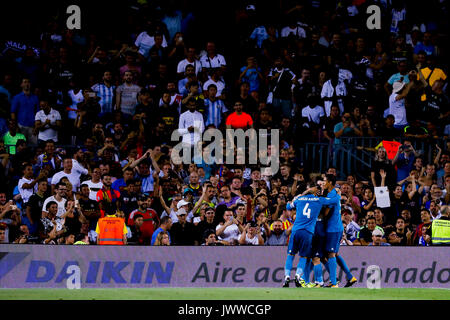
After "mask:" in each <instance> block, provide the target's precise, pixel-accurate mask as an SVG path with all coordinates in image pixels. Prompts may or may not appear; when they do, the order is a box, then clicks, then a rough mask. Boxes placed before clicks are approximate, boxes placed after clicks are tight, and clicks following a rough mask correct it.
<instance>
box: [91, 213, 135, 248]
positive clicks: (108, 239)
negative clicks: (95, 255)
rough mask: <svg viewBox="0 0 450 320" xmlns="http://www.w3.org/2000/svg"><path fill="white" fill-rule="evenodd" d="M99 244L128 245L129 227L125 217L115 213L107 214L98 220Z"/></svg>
mask: <svg viewBox="0 0 450 320" xmlns="http://www.w3.org/2000/svg"><path fill="white" fill-rule="evenodd" d="M95 232H97V244H100V245H103V244H106V245H107V244H109V245H126V244H127V233H128V230H127V227H126V225H125V219H124V218H119V217H117V216H116V215H115V214H112V215H106V216H105V217H104V218H100V219H99V220H98V222H97V228H96V229H95Z"/></svg>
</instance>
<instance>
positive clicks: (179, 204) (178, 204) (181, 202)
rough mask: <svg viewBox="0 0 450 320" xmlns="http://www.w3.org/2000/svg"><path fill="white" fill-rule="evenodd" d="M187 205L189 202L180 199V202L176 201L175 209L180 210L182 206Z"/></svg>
mask: <svg viewBox="0 0 450 320" xmlns="http://www.w3.org/2000/svg"><path fill="white" fill-rule="evenodd" d="M187 204H189V202H187V201H186V200H184V199H181V200H180V201H178V203H177V209H180V208H181V207H182V206H185V205H187Z"/></svg>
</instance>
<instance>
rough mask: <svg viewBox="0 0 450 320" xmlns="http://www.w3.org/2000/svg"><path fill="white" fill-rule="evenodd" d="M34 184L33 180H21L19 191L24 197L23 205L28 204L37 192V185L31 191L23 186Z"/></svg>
mask: <svg viewBox="0 0 450 320" xmlns="http://www.w3.org/2000/svg"><path fill="white" fill-rule="evenodd" d="M32 182H33V179H25V178H22V179H20V180H19V183H18V185H17V187H18V189H19V193H20V196H21V197H22V200H23V203H27V202H28V200H29V199H30V197H31V196H32V195H33V193H35V192H37V183H36V184H35V185H34V187H33V188H31V189H24V188H23V185H24V184H25V183H27V184H30V183H32Z"/></svg>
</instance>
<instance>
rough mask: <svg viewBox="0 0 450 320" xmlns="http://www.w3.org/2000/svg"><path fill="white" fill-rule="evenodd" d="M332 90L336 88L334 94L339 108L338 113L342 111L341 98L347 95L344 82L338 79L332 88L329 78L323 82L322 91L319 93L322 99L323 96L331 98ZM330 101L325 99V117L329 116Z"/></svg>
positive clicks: (342, 103)
mask: <svg viewBox="0 0 450 320" xmlns="http://www.w3.org/2000/svg"><path fill="white" fill-rule="evenodd" d="M334 90H336V96H338V106H339V110H340V114H342V113H344V102H343V100H342V98H343V97H345V96H347V88H346V87H345V83H344V82H342V81H338V84H337V85H336V87H335V88H334V87H333V85H332V84H331V80H328V81H327V82H325V83H324V84H323V87H322V91H321V93H320V97H321V98H322V99H323V98H325V97H327V98H332V97H333V94H334ZM332 104H333V102H332V101H325V102H324V105H325V113H326V115H327V117H329V116H330V113H331V105H332Z"/></svg>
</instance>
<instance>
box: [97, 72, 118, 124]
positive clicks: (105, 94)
mask: <svg viewBox="0 0 450 320" xmlns="http://www.w3.org/2000/svg"><path fill="white" fill-rule="evenodd" d="M91 89H92V90H93V91H94V92H95V94H96V95H97V97H99V98H100V100H99V102H98V103H99V104H100V107H101V115H100V116H103V115H105V114H111V113H112V111H113V107H114V104H115V100H114V94H115V91H116V86H114V85H113V84H112V73H111V71H109V70H107V71H105V72H103V78H102V82H99V83H97V84H95V85H93V86H92V88H91Z"/></svg>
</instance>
